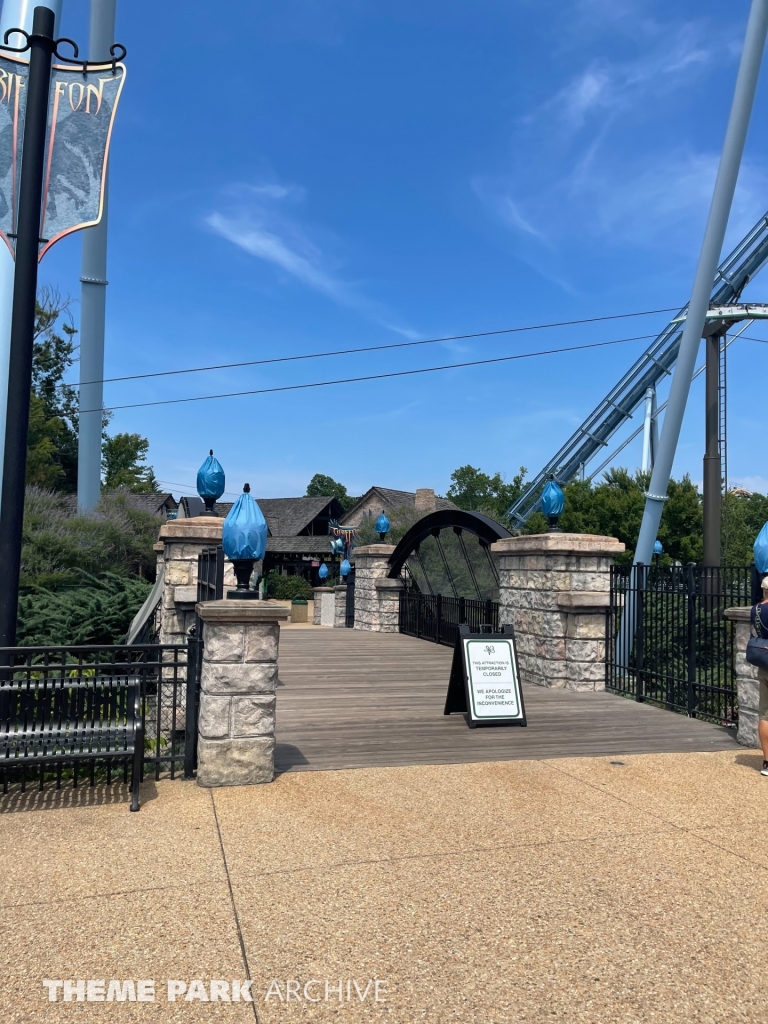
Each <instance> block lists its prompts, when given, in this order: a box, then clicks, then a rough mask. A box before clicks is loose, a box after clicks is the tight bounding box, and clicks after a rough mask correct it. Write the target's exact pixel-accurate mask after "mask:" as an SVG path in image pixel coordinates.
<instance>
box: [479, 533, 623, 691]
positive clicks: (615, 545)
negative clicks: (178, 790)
mask: <svg viewBox="0 0 768 1024" xmlns="http://www.w3.org/2000/svg"><path fill="white" fill-rule="evenodd" d="M491 551H492V552H493V553H494V555H495V556H496V558H497V559H498V565H499V578H500V605H501V608H500V613H499V618H500V621H501V623H502V624H509V625H512V626H513V627H514V630H515V638H516V646H517V654H518V662H519V667H520V678H521V679H522V681H523V682H525V683H536V684H538V685H539V686H550V687H560V688H564V689H569V690H603V689H605V633H606V614H607V611H608V603H609V600H610V567H611V566H612V565H613V562H614V559H615V557H616V555H618V554H620V553H621V552H622V551H624V545H623V544H622V543H621V542H620V541H618V540H616V538H614V537H598V536H593V535H591V534H579V533H543V534H534V535H531V536H527V537H510V538H508V539H505V540H500V541H497V542H496V543H495V544H493V545H492V547H491Z"/></svg>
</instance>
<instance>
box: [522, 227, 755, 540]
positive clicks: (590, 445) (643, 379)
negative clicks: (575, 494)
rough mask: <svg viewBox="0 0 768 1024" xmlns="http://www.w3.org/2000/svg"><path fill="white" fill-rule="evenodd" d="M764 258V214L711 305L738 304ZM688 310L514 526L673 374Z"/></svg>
mask: <svg viewBox="0 0 768 1024" xmlns="http://www.w3.org/2000/svg"><path fill="white" fill-rule="evenodd" d="M766 262H768V212H767V213H765V214H764V215H763V216H762V217H761V218H760V220H759V221H758V222H757V224H755V226H754V227H753V228H752V230H751V231H750V232H749V233H748V234H747V235H746V236H745V237H744V238H743V239H742V240H741V242H740V243H739V244H738V245H737V246H736V248H735V249H734V250H733V252H732V253H731V254H730V256H728V257H727V259H725V260H724V261H723V262H722V263H721V264H720V267H719V268H718V271H717V274H716V275H715V280H714V284H713V286H712V298H711V300H710V302H711V304H716V305H728V304H730V303H734V302H737V301H738V299H739V297H740V295H741V293H742V291H743V290H744V288H745V287H746V285H747V283H748V282H749V281H751V280H752V278H754V277H755V275H756V274H757V273H758V272H759V271H760V270H761V269H762V268H763V266H764V265H765V263H766ZM687 309H688V306H687V305H685V306H683V308H682V309H681V310H680V312H679V313H678V314H677V315H676V316H675V317H674V318H673V319H672V320H671V321H670V322H669V323H668V324H667V326H666V327H665V328H664V330H663V331H662V332H661V334H659V336H658V337H657V338H656V339H655V341H653V342H652V343H651V344H650V345H649V347H648V348H647V349H646V351H645V352H644V353H643V355H641V356H640V358H639V359H638V360H637V362H636V363H635V364H634V366H632V367H631V368H630V369H629V370H628V371H627V373H625V374H624V376H623V377H622V378H621V380H620V381H619V382H618V384H616V386H615V387H614V388H612V389H611V391H609V393H608V394H607V395H606V396H605V398H604V399H603V400H602V402H600V404H599V405H598V406H597V408H596V409H595V410H594V411H593V412H592V413H590V415H589V416H588V417H587V418H586V419H585V420H584V422H583V423H582V425H581V426H580V427H579V428H578V430H577V431H576V432H575V433H574V434H573V435H572V436H571V437H570V438H569V439H568V441H566V443H565V444H564V445H563V447H562V448H561V449H560V451H559V452H558V453H557V454H556V455H555V456H554V458H552V459H550V460H549V462H548V463H547V464H546V466H544V468H543V469H542V470H541V472H540V473H539V474H538V475H537V476H536V477H535V479H533V480H532V481H531V482H530V484H529V485H528V487H527V489H526V490H525V491H524V492H523V494H522V495H521V496H520V497H519V498H518V500H517V501H516V502H515V503H514V505H512V507H511V508H510V509H509V512H508V513H507V515H508V516H509V518H510V520H511V522H512V525H513V526H522V525H523V523H525V522H526V521H527V520H528V518H529V517H530V516H531V515H532V514H533V513H534V512H536V511H537V510H538V508H539V505H540V501H541V490H542V487H543V486H544V483H545V482H546V480H547V479H548V478H549V477H550V476H554V477H555V479H556V480H557V481H558V482H559V483H561V484H566V483H568V482H569V481H571V480H573V479H574V477H575V476H576V475H577V474H578V473H579V472H580V469H581V467H582V465H584V466H586V464H587V463H588V462H589V461H590V460H591V459H592V458H593V457H594V456H595V455H596V454H597V452H599V451H600V450H601V449H602V448H604V447H606V446H607V445H608V442H609V440H610V438H611V437H612V436H613V435H614V434H615V433H616V431H617V430H618V429H619V428H620V427H622V426H623V425H624V424H625V423H626V422H627V420H628V419H630V417H631V416H632V414H633V413H634V411H635V410H636V409H637V408H638V407H639V406H640V405H641V403H642V402H643V401H644V400H645V392H646V389H647V388H649V387H655V386H656V385H657V384H658V383H659V381H660V380H662V378H663V377H665V376H666V375H668V374H671V372H672V367H673V366H674V365H675V361H676V360H677V353H678V350H679V348H680V339H681V338H682V336H683V327H684V318H685V314H686V311H687ZM681 318H683V322H681Z"/></svg>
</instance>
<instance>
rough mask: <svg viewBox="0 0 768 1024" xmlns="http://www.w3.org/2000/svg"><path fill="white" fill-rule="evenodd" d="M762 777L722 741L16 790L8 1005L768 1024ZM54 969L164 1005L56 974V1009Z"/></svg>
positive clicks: (191, 1013)
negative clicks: (230, 998) (646, 751)
mask: <svg viewBox="0 0 768 1024" xmlns="http://www.w3.org/2000/svg"><path fill="white" fill-rule="evenodd" d="M617 762H620V763H617ZM758 766H759V758H758V755H757V754H756V753H754V752H749V751H724V752H719V753H693V754H651V755H630V756H627V757H623V758H603V757H590V758H582V759H579V758H558V759H556V760H527V761H526V760H512V761H503V762H495V763H494V762H485V763H476V764H461V765H438V766H419V767H405V768H373V769H363V770H360V771H337V772H322V771H317V772H296V773H293V772H291V773H286V774H283V775H281V776H279V777H278V778H277V780H276V781H275V782H274V783H272V784H271V785H269V786H259V787H249V788H240V789H228V790H217V791H204V790H201V789H199V788H198V787H197V786H196V785H195V784H194V783H192V782H186V783H185V782H170V781H168V782H161V783H159V784H155V783H152V782H148V783H147V784H145V785H144V787H143V792H142V798H143V806H142V809H141V812H140V813H139V814H130V813H129V812H128V802H127V793H125V792H124V791H120V789H119V788H118V787H115V788H114V789H113V790H110V791H109V792H107V791H104V790H99V789H96V790H95V791H94V790H90V789H89V788H88V787H85V788H80V789H78V790H77V791H74V792H73V791H72V790H67V791H62V792H61V793H60V794H58V795H57V794H56V793H55V791H51V792H44V793H43V794H39V793H36V792H35V791H31V792H27V794H25V795H23V796H22V795H20V794H18V793H17V794H15V795H9V796H7V797H4V798H0V870H1V871H2V879H3V885H2V890H0V904H2V907H1V909H0V920H2V933H3V942H2V948H1V950H0V1016H1V1017H2V1020H3V1022H8V1024H10V1022H13V1024H21V1022H23V1024H31V1022H44V1024H58V1022H63V1021H67V1022H69V1021H78V1022H98V1024H101V1022H107V1021H108V1022H110V1024H115V1022H123V1021H126V1022H128V1021H130V1022H134V1021H158V1022H162V1024H169V1022H176V1021H179V1022H186V1021H211V1020H217V1021H218V1020H223V1021H233V1022H243V1024H245V1022H254V1021H256V1020H257V1021H259V1022H261V1024H281V1022H291V1021H296V1022H298V1021H327V1022H334V1024H343V1022H349V1024H365V1022H368V1021H370V1022H377V1021H381V1022H389V1024H411V1022H416V1021H418V1022H428V1024H448V1022H451V1024H453V1022H455V1024H502V1022H503V1024H544V1022H547V1024H550V1022H552V1021H563V1022H568V1024H648V1022H659V1024H762V1022H763V1021H765V1019H766V998H765V978H766V976H768V943H766V938H765V936H766V920H767V919H768V779H764V778H762V777H761V776H760V775H759V773H758V771H757V769H758ZM3 812H4V813H3ZM244 976H250V978H251V979H252V980H253V991H254V994H255V999H256V1002H255V1004H253V1006H251V1005H250V1004H244V1003H243V1002H238V1003H232V1002H230V1003H222V1002H216V1003H210V1002H206V1003H203V1002H200V1001H199V1000H195V1001H190V1002H187V1001H179V1000H177V1001H176V1002H173V1003H169V1002H168V1001H167V996H166V992H167V981H168V979H171V980H174V981H175V980H178V981H182V982H184V983H185V984H186V985H187V986H188V990H189V992H190V993H191V994H192V995H197V996H199V995H200V994H202V993H203V992H205V994H206V995H208V994H210V991H211V990H210V983H211V981H212V980H214V981H224V980H226V981H227V982H228V984H229V986H230V987H229V988H228V990H227V991H228V992H229V993H231V991H232V989H231V982H232V980H238V981H244ZM43 979H48V980H50V981H57V980H58V981H63V980H71V981H74V982H77V981H78V980H79V979H82V980H83V981H84V982H85V981H87V980H89V979H91V980H93V981H96V982H98V981H104V982H105V983H106V984H105V987H104V988H103V989H101V988H99V986H98V985H96V986H95V987H93V989H92V990H93V992H94V993H95V994H97V995H98V994H101V993H104V992H107V991H109V982H110V980H112V979H114V980H116V981H120V982H123V981H126V980H132V981H134V982H138V981H139V980H144V981H147V980H150V979H151V980H153V981H154V991H155V994H156V1001H155V1002H122V1003H117V1002H82V1003H76V1002H68V1003H65V1002H61V1001H60V1000H61V993H62V991H63V989H62V988H61V987H60V988H59V989H58V992H59V1001H58V1002H56V1003H50V1002H47V1001H46V1000H47V995H46V989H45V988H44V987H43V984H42V982H43ZM375 979H378V980H379V981H380V983H384V984H380V985H379V998H380V1000H386V1001H379V1002H375V1001H374V993H375V988H374V986H373V985H369V981H375ZM196 980H197V981H200V982H201V983H203V984H201V985H199V986H198V985H193V984H192V983H193V982H194V981H196ZM326 982H327V983H328V1000H327V1001H326V988H325V985H326ZM339 982H341V987H340V988H339ZM308 983H309V984H308ZM348 983H349V987H347V985H348ZM355 984H356V985H357V988H356V987H355ZM218 990H220V988H219V989H218ZM75 991H76V989H75ZM83 991H87V990H86V989H85V988H84V989H83ZM127 991H128V990H127V989H126V993H127ZM215 991H217V989H214V992H215ZM289 991H290V993H291V994H292V995H293V998H292V999H291V1001H290V1002H286V1001H285V999H286V995H287V993H288V992H289ZM113 992H114V989H113ZM269 992H271V993H272V995H271V998H269V999H266V995H267V993H269ZM278 992H279V994H280V996H282V1001H281V999H280V998H279V996H278ZM305 992H306V998H305ZM358 992H359V993H362V994H365V993H367V995H366V999H365V1002H360V997H359V995H358ZM339 993H340V994H341V1002H340V1001H339ZM348 994H349V1000H348V999H347V995H348ZM317 998H319V1001H318V1002H310V1001H309V1000H310V999H317ZM254 1011H255V1012H254Z"/></svg>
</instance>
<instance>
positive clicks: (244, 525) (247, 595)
mask: <svg viewBox="0 0 768 1024" xmlns="http://www.w3.org/2000/svg"><path fill="white" fill-rule="evenodd" d="M221 544H222V547H223V548H224V554H225V555H226V556H227V558H230V559H231V560H232V565H233V567H234V570H235V578H236V580H237V587H236V588H235V589H234V590H228V591H227V597H231V598H234V599H235V600H242V599H246V600H248V599H252V600H257V599H258V596H259V592H258V590H252V589H251V585H250V583H251V576H252V575H253V567H254V565H255V564H256V562H258V561H260V560H261V559H262V558H263V557H264V552H265V551H266V548H267V521H266V519H265V518H264V514H263V513H262V511H261V509H260V508H259V506H258V504H257V503H256V501H254V499H253V498H252V497H251V487H250V484H245V485H244V486H243V493H242V494H241V495H240V497H239V498H238V499H237V501H236V502H235V504H234V505H233V506H232V508H231V509H230V510H229V515H228V516H227V518H226V519H225V520H224V525H223V526H222V528H221Z"/></svg>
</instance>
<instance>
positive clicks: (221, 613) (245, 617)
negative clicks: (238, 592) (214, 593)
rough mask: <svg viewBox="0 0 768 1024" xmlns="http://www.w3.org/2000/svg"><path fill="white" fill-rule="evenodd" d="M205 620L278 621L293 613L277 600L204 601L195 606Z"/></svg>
mask: <svg viewBox="0 0 768 1024" xmlns="http://www.w3.org/2000/svg"><path fill="white" fill-rule="evenodd" d="M195 611H196V612H197V614H198V615H199V616H200V618H201V619H202V620H203V622H253V623H256V622H278V621H279V620H280V619H288V618H290V615H291V609H290V607H289V606H286V605H284V604H280V603H279V602H277V601H253V600H245V601H238V600H236V599H234V598H233V599H232V600H231V601H230V600H229V599H224V600H223V601H203V602H202V603H201V604H198V605H196V606H195Z"/></svg>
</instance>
